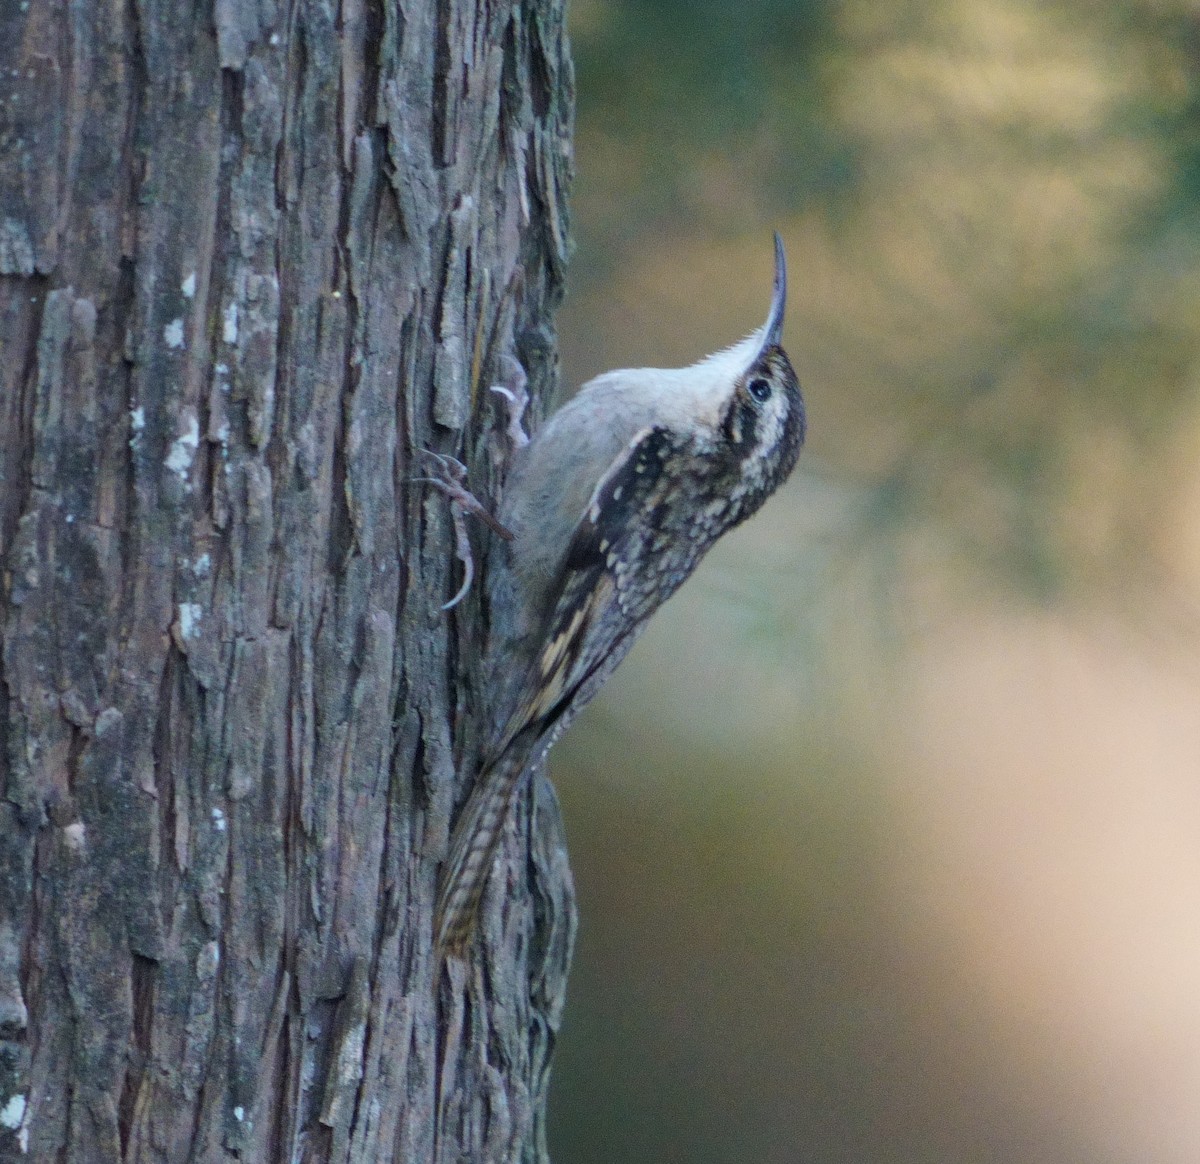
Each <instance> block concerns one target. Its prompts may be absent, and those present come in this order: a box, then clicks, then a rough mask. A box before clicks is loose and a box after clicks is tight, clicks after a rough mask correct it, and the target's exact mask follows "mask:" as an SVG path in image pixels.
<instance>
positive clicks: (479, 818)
mask: <svg viewBox="0 0 1200 1164" xmlns="http://www.w3.org/2000/svg"><path fill="white" fill-rule="evenodd" d="M526 758H527V757H526V756H524V755H520V754H518V755H515V756H514V755H512V754H511V753H509V754H508V755H507V756H502V757H501V759H500V760H498V761H497V762H496V763H495V764H493V765H491V766H490V767H488V768H486V769H484V770H483V771H482V772H481V773H480V774H479V779H478V781H477V782H476V784H475V787H474V789H473V790H472V792H471V795H470V798H469V799H468V800H467V804H466V807H465V808H464V809H463V811H462V815H461V816H460V817H459V819H458V823H457V824H456V825H455V826H454V836H453V838H452V839H451V842H450V856H449V857H448V858H447V861H446V868H445V871H444V872H443V874H442V884H441V888H440V889H439V890H438V901H437V911H436V912H435V913H434V920H433V932H434V934H435V935H436V939H437V947H438V950H439V951H440V952H441V953H442V954H443V955H445V954H449V953H458V952H460V951H461V950H462V948H463V947H464V946H465V945H466V944H467V942H468V941H470V938H471V934H472V932H473V931H474V929H475V915H476V914H477V913H478V911H479V901H480V898H481V897H482V896H483V887H484V886H485V885H486V884H487V878H488V874H489V873H490V872H491V870H492V863H493V860H494V858H495V856H496V847H497V845H499V843H500V836H501V834H502V833H503V832H504V824H505V822H506V821H507V820H508V817H509V814H510V813H511V811H512V806H513V802H514V801H515V800H516V796H517V790H518V789H519V787H520V780H521V775H522V773H523V772H524V771H525V764H524V763H523V762H522V761H523V760H524V759H526Z"/></svg>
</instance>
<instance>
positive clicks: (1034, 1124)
mask: <svg viewBox="0 0 1200 1164" xmlns="http://www.w3.org/2000/svg"><path fill="white" fill-rule="evenodd" d="M572 19H573V22H574V40H575V55H576V62H577V70H578V93H579V117H578V137H577V162H578V175H579V176H578V183H577V190H576V195H575V207H576V213H575V221H576V226H577V231H578V241H579V250H578V254H577V258H576V260H575V264H574V266H573V268H572V272H571V278H572V294H571V296H570V298H569V300H568V303H567V305H566V307H565V309H564V312H563V314H562V318H561V332H562V336H563V344H564V365H565V367H566V369H567V372H568V376H569V379H570V381H571V382H572V383H578V382H579V381H581V380H583V379H585V378H586V377H587V376H590V375H592V374H595V373H597V372H599V371H602V370H604V369H605V368H610V367H616V366H622V365H628V364H637V363H653V362H662V363H681V362H686V361H688V360H691V359H695V358H697V357H698V356H699V355H701V354H702V353H703V352H704V351H705V350H711V349H712V348H714V347H716V346H719V345H721V344H723V343H726V342H729V341H730V340H733V339H735V338H736V337H737V336H738V335H740V334H744V333H745V331H746V330H747V329H748V328H749V327H750V326H753V325H754V324H755V323H757V321H758V320H757V317H756V316H755V315H754V312H755V311H757V310H758V308H757V307H756V306H755V307H748V305H749V304H757V303H759V301H760V300H761V302H762V303H763V304H765V301H766V288H765V286H759V285H758V284H757V283H755V284H754V285H751V279H752V277H754V278H757V276H756V275H754V272H756V271H759V270H760V269H761V268H762V265H763V263H764V262H765V258H764V256H766V255H767V253H768V248H769V238H770V234H769V231H770V228H771V227H772V226H778V227H779V228H780V229H781V230H782V231H783V234H784V237H785V239H786V241H787V245H788V254H789V264H790V272H791V292H790V310H789V319H788V326H787V342H788V346H789V350H790V352H791V355H792V358H793V361H794V362H795V364H796V366H797V368H798V370H799V372H800V376H801V380H802V382H803V383H804V385H805V388H806V395H807V398H808V402H809V410H810V420H811V429H810V442H809V447H808V449H807V450H806V451H805V454H804V457H803V459H802V461H801V465H800V468H799V470H798V472H797V474H796V477H795V478H794V479H793V482H792V483H791V484H790V485H789V486H788V487H787V488H786V489H785V490H784V491H782V493H781V496H780V498H779V499H777V500H776V501H774V502H773V503H772V504H771V505H770V506H768V507H767V509H766V510H765V511H764V513H763V514H762V515H761V516H760V517H759V518H756V520H755V521H754V522H753V523H750V524H749V526H748V527H745V528H743V529H740V530H738V531H736V532H735V533H734V534H733V535H731V536H730V537H729V538H727V539H726V540H725V541H724V542H723V543H722V544H721V545H720V546H718V547H717V549H716V550H715V551H714V553H713V555H712V556H711V558H710V559H709V561H708V562H706V564H705V566H704V567H703V568H702V570H701V572H700V573H699V574H698V575H697V577H696V579H695V580H693V581H692V582H690V583H689V584H688V586H687V587H685V589H684V591H683V593H682V594H681V595H680V596H679V598H677V599H675V600H673V601H672V603H671V604H669V607H668V609H666V610H664V611H663V612H662V613H661V614H660V615H659V616H657V617H656V620H655V626H654V627H653V628H652V629H651V631H650V633H649V635H648V636H647V640H646V641H645V643H644V644H643V645H642V646H641V647H640V648H639V649H638V651H637V652H635V654H634V656H633V657H632V658H631V660H630V662H629V663H628V664H626V665H625V666H624V667H623V668H622V671H621V673H620V675H619V676H618V678H617V679H616V680H615V681H614V684H613V685H612V687H611V688H610V690H609V691H607V692H606V693H605V696H604V697H602V699H601V700H600V701H598V705H597V707H596V709H595V710H594V711H593V712H591V713H589V715H587V716H585V717H584V720H583V721H582V722H581V723H580V724H579V725H578V726H577V727H576V728H574V729H573V730H572V732H571V733H569V735H568V737H567V738H566V739H565V740H564V741H563V743H562V744H560V745H559V746H558V748H557V749H556V752H555V754H554V769H555V772H556V774H557V775H558V776H560V777H561V780H560V786H561V788H562V795H563V802H564V809H565V814H566V819H567V822H568V832H569V834H570V836H571V840H572V857H573V865H574V868H575V871H576V877H577V883H578V887H579V893H580V901H581V910H582V927H581V937H580V951H579V958H578V961H577V968H576V972H575V975H574V978H573V981H572V993H571V999H570V1003H569V1008H568V1015H567V1025H566V1030H565V1032H564V1036H563V1043H562V1048H561V1053H560V1059H559V1066H558V1068H557V1075H556V1079H557V1082H556V1091H555V1095H554V1097H553V1101H552V1104H551V1119H552V1125H553V1127H552V1130H553V1132H554V1140H555V1145H556V1148H555V1159H556V1160H557V1161H558V1162H559V1164H590V1162H592V1161H597V1162H598V1161H601V1160H604V1161H608V1160H620V1161H623V1162H629V1164H635V1162H641V1161H645V1162H646V1164H650V1162H659V1161H688V1162H700V1164H707V1162H709V1161H713V1162H715V1161H728V1162H736V1164H741V1162H742V1161H746V1162H755V1164H758V1162H761V1161H805V1162H811V1164H825V1162H831V1164H832V1162H835V1161H836V1162H842V1161H845V1162H846V1164H851V1162H853V1164H890V1162H892V1161H895V1162H896V1164H902V1162H904V1164H907V1162H910V1161H923V1162H929V1164H958V1162H960V1161H965V1160H971V1161H980V1162H986V1164H993V1162H994V1164H1018V1162H1020V1164H1028V1162H1031V1161H1036V1162H1041V1161H1045V1164H1057V1162H1059V1161H1066V1160H1075V1159H1080V1160H1082V1159H1087V1160H1089V1162H1091V1164H1102V1162H1107V1161H1110V1160H1111V1161H1113V1162H1114V1164H1115V1162H1117V1161H1124V1160H1126V1159H1129V1157H1128V1156H1126V1155H1122V1154H1121V1153H1120V1152H1119V1151H1118V1150H1116V1149H1111V1150H1109V1149H1108V1148H1107V1147H1106V1148H1098V1147H1097V1145H1096V1142H1095V1141H1094V1140H1093V1139H1091V1138H1090V1136H1089V1132H1090V1129H1088V1128H1087V1127H1084V1126H1081V1125H1080V1123H1079V1121H1078V1110H1080V1109H1078V1108H1072V1107H1071V1104H1070V1102H1068V1100H1066V1099H1064V1097H1063V1095H1062V1092H1063V1090H1064V1089H1068V1090H1069V1088H1070V1086H1071V1083H1070V1081H1063V1080H1061V1079H1058V1078H1056V1077H1053V1076H1052V1075H1049V1074H1047V1073H1042V1074H1039V1073H1038V1072H1037V1070H1035V1069H1033V1068H1030V1067H1029V1065H1028V1064H1026V1063H1022V1064H1021V1065H1020V1068H1019V1069H1018V1068H1017V1067H1016V1066H1013V1065H1011V1064H1007V1066H1008V1067H1009V1068H1011V1069H1010V1070H1008V1071H1007V1073H1006V1072H1005V1070H1004V1069H1003V1068H1001V1067H998V1066H997V1064H998V1062H1001V1061H1002V1060H1003V1056H1002V1055H1000V1054H998V1053H996V1052H995V1049H994V1048H993V1047H992V1046H991V1045H990V1042H989V1038H990V1034H989V1030H988V1027H987V1021H986V1019H985V1018H983V1017H981V1015H982V1013H983V1010H984V1008H982V1007H979V1008H978V1009H976V1006H975V1004H976V1003H977V1001H978V1000H977V999H974V998H972V995H971V990H972V986H971V984H970V983H969V982H963V981H961V980H957V979H953V978H952V976H948V972H947V971H946V969H945V967H942V968H940V969H939V968H938V967H936V966H935V967H930V966H929V965H925V964H918V961H917V959H916V958H915V956H914V955H913V954H912V952H911V951H910V950H909V949H908V947H907V946H906V941H905V936H904V926H905V924H906V922H907V920H908V919H905V918H903V917H900V916H897V905H896V901H895V900H894V899H893V897H892V896H891V894H890V892H889V891H890V888H891V886H890V881H891V880H894V878H895V868H896V863H897V861H898V860H901V859H902V858H901V857H900V856H898V853H899V852H900V850H899V849H898V848H893V838H891V837H890V836H889V835H888V826H887V825H886V824H884V823H883V822H885V821H887V820H888V816H889V812H894V811H895V805H893V804H891V803H890V802H889V794H888V793H887V792H886V791H884V790H885V789H886V787H887V781H888V778H889V773H888V772H886V771H881V768H886V763H883V764H881V762H880V761H879V759H878V757H877V756H876V755H874V749H875V747H876V745H877V744H878V740H875V739H873V738H872V733H873V732H875V731H879V730H881V729H877V728H873V727H872V726H871V725H872V721H873V719H880V720H882V719H883V718H884V715H883V714H881V713H880V708H881V707H882V708H885V709H886V708H888V705H889V704H890V703H891V702H892V692H891V691H890V690H889V688H888V684H889V683H894V682H896V681H897V679H896V676H897V674H900V676H901V679H902V678H903V668H904V666H905V663H906V655H905V649H906V643H907V642H908V640H909V638H911V637H912V636H914V635H918V634H919V633H920V632H921V631H922V630H923V629H925V628H926V627H928V626H929V625H930V624H931V623H936V622H937V620H939V619H940V618H942V617H943V616H944V612H945V611H946V610H949V609H961V608H962V606H963V605H964V604H969V603H971V602H973V601H976V600H979V599H980V597H981V596H985V597H987V598H996V597H997V596H999V597H1000V598H1001V599H1002V600H1003V601H1005V602H1011V603H1013V604H1014V605H1024V606H1027V607H1034V608H1039V609H1054V610H1066V611H1072V610H1078V609H1081V608H1090V607H1094V606H1097V605H1102V606H1105V607H1106V608H1114V609H1117V610H1119V611H1120V612H1121V614H1122V616H1123V617H1126V618H1128V619H1129V620H1132V621H1134V622H1138V623H1143V624H1148V623H1151V622H1153V621H1155V620H1161V619H1163V618H1164V616H1165V618H1166V620H1167V621H1166V623H1165V625H1168V626H1170V627H1176V626H1187V627H1189V628H1190V630H1191V632H1192V633H1194V631H1195V629H1196V627H1197V626H1200V616H1197V613H1196V603H1195V598H1194V595H1193V594H1192V592H1191V590H1190V589H1188V587H1189V586H1190V585H1191V581H1190V580H1189V579H1187V578H1185V577H1184V574H1183V573H1182V568H1181V566H1180V555H1181V549H1180V545H1179V543H1180V541H1181V540H1182V539H1181V537H1180V527H1181V521H1180V515H1181V513H1183V512H1185V511H1184V510H1183V509H1181V505H1180V501H1179V495H1180V493H1181V489H1182V486H1183V484H1184V483H1186V482H1188V481H1194V480H1195V475H1196V468H1195V466H1196V463H1197V458H1198V454H1200V10H1197V8H1196V7H1195V5H1194V4H1193V3H1185V2H1184V0H1140V2H1137V3H1129V2H1124V3H1122V2H1118V3H1112V4H1095V3H1091V2H1090V0H1089V2H1085V0H1060V2H1057V3H1039V2H1036V0H933V2H927V3H920V4H918V3H915V2H912V3H895V4H879V3H877V2H871V0H842V2H836V3H835V2H832V0H829V2H818V0H809V2H804V0H800V2H794V0H793V2H789V0H753V2H748V3H742V4H732V3H728V2H727V0H699V2H690V3H689V2H688V0H575V3H574V5H573V10H572ZM747 272H750V274H747ZM748 312H749V314H747V313H748ZM1190 552H1192V553H1196V552H1197V551H1195V550H1192V551H1190ZM1180 591H1185V593H1183V594H1182V596H1181V594H1180ZM881 661H882V665H881ZM889 668H890V669H889ZM879 672H883V673H884V675H883V677H882V678H880V674H879ZM1014 730H1016V729H1014ZM645 768H652V769H654V770H653V771H646V770H643V769H645ZM721 789H730V790H729V791H721ZM897 844H898V842H897ZM993 1033H994V1032H993ZM1155 1158H1156V1159H1157V1157H1155ZM1146 1159H1147V1160H1149V1159H1151V1157H1150V1156H1147V1157H1146ZM1141 1164H1144V1162H1141Z"/></svg>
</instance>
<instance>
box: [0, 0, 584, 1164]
mask: <svg viewBox="0 0 1200 1164" xmlns="http://www.w3.org/2000/svg"><path fill="white" fill-rule="evenodd" d="M0 66H2V72H0V77H2V80H0V554H2V559H0V560H2V561H3V564H4V575H3V593H2V599H3V603H4V609H3V612H2V620H0V627H2V632H3V656H2V667H3V671H2V675H3V683H2V684H0V745H2V749H0V762H2V763H3V771H2V776H3V780H2V787H3V800H2V801H0V1040H2V1042H0V1158H3V1159H8V1158H14V1159H15V1158H20V1157H21V1155H22V1154H25V1155H26V1157H27V1158H30V1159H34V1160H38V1161H43V1160H44V1161H50V1160H54V1161H78V1162H80V1164H98V1162H104V1161H110V1160H126V1161H216V1160H236V1159H240V1160H243V1161H255V1162H259V1161H326V1160H329V1161H351V1160H353V1161H390V1160H395V1161H405V1162H408V1161H423V1160H433V1159H444V1160H447V1161H449V1160H479V1161H500V1160H509V1159H520V1160H543V1159H545V1148H544V1142H543V1134H542V1123H543V1108H544V1101H545V1091H546V1080H547V1071H548V1063H549V1058H550V1054H551V1050H552V1044H553V1041H554V1034H555V1031H556V1028H557V1025H558V1021H559V1015H560V1011H561V1004H562V998H563V989H564V982H565V976H566V968H567V962H568V959H569V953H570V942H571V934H572V928H573V909H574V907H573V901H572V896H571V889H570V878H569V874H568V872H567V869H566V863H565V857H564V855H563V850H562V840H561V831H560V826H559V821H558V816H557V807H556V804H555V802H554V799H553V794H552V793H551V792H549V790H548V786H547V785H545V784H544V782H541V781H539V782H538V784H537V786H536V788H535V794H534V795H533V797H532V798H529V799H531V800H532V802H533V804H532V806H530V805H526V806H525V807H524V809H523V812H522V814H521V820H520V821H519V822H518V826H517V829H516V830H515V834H514V835H512V836H510V838H509V842H508V844H507V846H506V851H505V855H504V858H503V861H502V863H501V865H502V867H498V869H497V872H496V874H495V875H494V876H493V878H492V880H493V887H492V890H491V891H490V892H491V893H492V894H493V895H500V894H505V895H507V896H506V897H505V899H504V900H505V905H504V908H503V909H501V908H498V906H497V905H496V902H498V901H499V900H500V898H499V897H498V896H494V897H493V901H492V908H490V909H486V910H485V917H484V932H483V933H482V934H481V936H480V939H479V940H478V941H477V942H476V943H475V946H474V955H473V958H472V960H471V962H470V963H466V964H464V963H459V962H451V963H449V964H448V965H447V966H446V967H445V968H442V969H439V967H438V965H437V964H436V961H435V959H434V955H433V951H432V944H431V914H432V907H433V901H434V893H435V887H436V881H437V875H438V866H439V862H440V861H441V859H442V857H443V855H444V854H445V851H446V847H447V840H448V834H449V828H450V823H451V819H452V815H453V813H454V811H455V807H456V805H457V804H460V803H461V801H462V799H463V796H464V795H465V792H466V789H467V787H468V786H469V784H470V781H471V780H472V779H473V776H474V772H475V765H476V760H477V757H478V754H479V751H480V749H481V748H482V746H483V745H484V743H485V738H484V737H485V735H486V729H485V728H484V726H483V721H482V716H481V711H480V709H481V708H482V707H483V706H484V705H485V702H486V699H485V696H486V690H485V687H484V684H485V682H486V676H485V675H483V674H482V673H481V668H480V666H479V662H480V658H481V653H482V648H483V642H484V629H483V628H484V621H483V620H484V617H485V614H486V611H485V610H484V606H483V604H482V602H481V599H480V594H481V588H480V586H479V584H478V583H476V586H475V587H474V589H473V590H472V592H471V593H470V595H469V597H468V598H467V600H466V601H465V602H464V603H463V604H462V605H461V606H459V607H457V608H456V609H455V610H454V611H452V612H450V613H444V612H443V611H442V610H441V609H440V607H441V604H442V603H443V602H445V601H446V599H447V598H448V597H449V596H450V595H451V594H452V593H453V592H454V591H455V590H456V589H457V588H458V585H459V583H460V581H461V578H462V572H461V570H462V568H461V566H460V565H459V563H458V562H457V560H456V558H455V540H454V531H453V526H452V522H451V513H450V510H449V507H448V504H447V501H446V499H445V498H444V497H443V496H442V495H441V494H440V493H437V492H436V491H432V490H431V489H430V488H429V487H428V486H427V485H424V484H419V483H414V482H413V481H412V478H413V477H417V476H420V475H421V472H422V466H421V465H420V463H419V462H418V461H415V460H414V454H415V452H416V450H419V449H421V448H430V449H437V450H440V451H443V452H451V453H455V454H457V455H459V456H461V457H462V459H463V460H464V461H466V462H467V463H468V465H469V466H470V473H471V483H472V486H473V488H474V489H475V491H476V492H477V493H480V494H487V493H488V492H489V491H494V490H495V489H496V488H497V487H498V476H499V474H498V472H497V467H498V460H499V457H498V454H497V448H498V446H497V445H496V443H495V439H494V437H493V435H492V434H493V431H494V429H495V428H496V420H495V405H494V397H492V396H491V394H489V393H488V392H487V391H486V385H487V384H488V383H489V382H490V379H491V378H492V377H494V370H495V368H496V365H497V362H498V359H499V357H500V356H501V355H503V354H504V353H506V352H513V353H515V354H516V355H517V356H518V358H519V359H520V360H521V361H522V362H523V363H524V365H525V367H526V368H527V369H528V371H529V373H530V380H531V385H532V390H533V394H534V396H535V398H536V397H537V395H538V390H539V389H541V388H544V387H545V386H546V385H548V384H549V383H550V382H551V380H552V378H553V375H554V372H555V363H556V354H555V340H554V332H553V328H552V324H551V320H550V311H551V309H552V307H553V305H554V304H555V303H556V302H557V300H558V298H559V296H560V293H561V282H562V270H563V262H564V258H565V251H566V246H567V243H566V230H567V227H566V224H565V208H564V202H563V200H564V196H565V187H566V185H567V182H568V179H569V173H570V165H571V162H570V156H571V155H570V140H569V135H570V129H571V125H570V122H571V102H572V77H571V70H570V63H569V60H568V57H567V48H566V41H565V33H564V28H563V11H562V0H492V2H487V0H439V2H438V3H437V4H434V3H432V2H429V0H425V2H422V0H341V4H340V7H339V6H338V5H337V4H334V3H332V2H329V0H327V2H322V0H296V2H295V3H294V4H291V5H280V4H276V3H274V2H273V0H257V2H252V0H214V3H213V4H212V5H211V6H210V5H209V4H207V3H200V4H196V5H192V4H182V5H181V4H178V3H176V2H175V0H132V2H120V3H115V2H112V0H108V2H105V0H29V2H28V3H21V4H19V5H18V4H17V2H16V0H11V2H9V3H6V4H4V5H2V6H0ZM487 536H488V535H487V534H486V531H484V532H483V533H482V534H480V533H479V532H478V531H475V535H474V541H475V544H476V560H477V561H483V559H484V558H485V557H486V548H487Z"/></svg>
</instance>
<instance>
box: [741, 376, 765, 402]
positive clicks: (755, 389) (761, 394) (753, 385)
mask: <svg viewBox="0 0 1200 1164" xmlns="http://www.w3.org/2000/svg"><path fill="white" fill-rule="evenodd" d="M746 389H747V391H748V392H749V393H750V395H751V396H753V397H754V399H755V400H757V401H758V402H759V403H760V404H761V403H762V402H763V401H764V400H766V399H767V397H769V396H770V395H771V385H770V383H769V382H768V381H766V380H764V379H763V378H762V377H761V376H755V377H754V379H753V380H751V381H750V383H749V384H747V385H746Z"/></svg>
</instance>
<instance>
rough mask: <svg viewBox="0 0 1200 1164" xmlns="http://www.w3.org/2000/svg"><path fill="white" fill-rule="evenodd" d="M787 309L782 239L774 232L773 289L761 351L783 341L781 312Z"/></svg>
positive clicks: (785, 271)
mask: <svg viewBox="0 0 1200 1164" xmlns="http://www.w3.org/2000/svg"><path fill="white" fill-rule="evenodd" d="M785 307H787V258H786V256H785V255H784V253H783V239H781V238H780V237H779V231H776V232H775V289H774V291H773V292H772V293H771V310H770V311H769V312H768V313H767V322H766V326H765V327H764V328H763V331H762V337H763V338H762V349H761V350H763V351H765V350H766V349H767V348H769V347H777V346H778V345H779V344H781V343H782V341H783V312H784V308H785Z"/></svg>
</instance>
